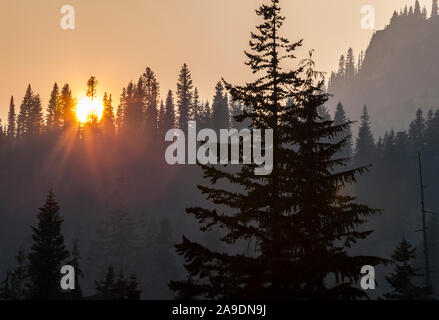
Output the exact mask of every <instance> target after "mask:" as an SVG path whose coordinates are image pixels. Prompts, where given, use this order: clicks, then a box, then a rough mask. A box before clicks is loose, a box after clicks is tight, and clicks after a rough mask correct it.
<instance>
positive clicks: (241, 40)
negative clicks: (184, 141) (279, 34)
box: [0, 0, 432, 122]
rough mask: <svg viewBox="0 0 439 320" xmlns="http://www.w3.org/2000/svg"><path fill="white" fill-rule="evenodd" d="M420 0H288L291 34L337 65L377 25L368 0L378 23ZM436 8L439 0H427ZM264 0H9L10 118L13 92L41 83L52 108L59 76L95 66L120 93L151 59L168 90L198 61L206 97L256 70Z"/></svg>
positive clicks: (0, 1)
mask: <svg viewBox="0 0 439 320" xmlns="http://www.w3.org/2000/svg"><path fill="white" fill-rule="evenodd" d="M414 2H415V1H414V0H411V1H407V0H306V1H305V0H304V1H299V0H281V5H282V7H283V14H284V15H285V16H286V18H287V20H286V23H285V27H284V29H283V31H284V34H285V36H287V37H288V38H290V39H291V40H297V39H300V38H303V39H304V47H303V48H302V49H301V50H300V52H299V57H304V56H305V54H306V52H307V51H308V50H309V49H315V50H316V54H315V58H316V60H317V62H318V67H319V68H320V69H321V70H323V71H330V70H332V69H334V68H335V67H336V66H337V64H338V59H339V56H340V55H341V54H342V53H343V52H345V51H347V49H348V48H349V46H352V47H353V48H354V51H355V54H356V55H357V54H358V53H359V51H360V50H362V49H365V48H366V47H367V44H368V42H369V40H370V37H371V35H372V31H371V30H367V31H365V30H363V29H362V28H361V26H360V21H361V18H362V15H361V12H360V10H361V8H362V7H363V6H364V5H372V6H374V8H375V14H376V17H375V18H376V28H377V29H381V28H382V27H383V26H385V25H386V24H388V22H389V20H390V17H391V15H392V12H393V10H395V9H398V10H399V9H400V8H402V7H403V6H404V5H405V4H407V3H408V4H414ZM420 2H421V6H423V5H425V6H426V7H427V9H428V14H429V15H430V10H431V2H432V0H420ZM260 3H261V0H0V36H1V37H0V39H1V42H0V43H1V44H0V118H2V119H3V122H4V121H5V120H6V113H7V108H8V105H9V98H10V96H11V95H14V97H15V100H16V107H17V108H18V106H19V104H20V103H21V100H22V97H23V95H24V92H25V89H26V86H27V84H28V83H31V85H32V87H33V89H34V91H36V92H37V93H39V94H40V95H41V97H42V99H43V104H44V107H45V108H46V105H47V100H48V96H49V93H50V91H51V88H52V85H53V83H54V82H55V81H57V82H58V84H59V85H62V84H64V83H65V82H68V83H69V84H70V85H71V87H72V89H73V93H74V94H75V95H76V96H80V95H83V93H84V90H85V83H86V81H87V79H88V77H89V76H90V75H94V76H96V77H97V79H98V81H99V90H98V94H99V95H102V93H103V91H104V90H107V91H109V92H111V93H112V94H113V98H115V100H116V103H114V105H115V106H116V105H117V104H118V101H119V95H120V92H121V90H122V87H123V86H125V85H126V84H127V83H128V82H129V81H130V80H137V79H138V77H139V75H140V74H141V73H142V72H143V71H144V69H145V68H146V67H147V66H149V67H150V68H152V69H153V70H154V72H155V73H156V74H157V75H158V80H159V82H160V85H161V94H162V96H165V94H166V92H167V90H168V89H172V90H175V87H176V81H177V76H178V73H179V70H180V68H181V65H182V64H183V63H184V62H186V63H188V65H189V67H190V70H191V72H192V77H193V80H194V84H195V85H196V86H197V87H198V88H199V91H200V93H201V95H202V97H203V99H207V98H209V99H210V98H211V96H212V95H213V91H214V86H215V83H216V82H217V81H218V80H219V79H220V78H221V77H224V78H225V79H227V80H228V81H232V82H233V83H240V82H242V81H245V80H249V79H251V73H250V72H249V71H248V68H247V67H246V66H245V65H244V64H243V50H244V49H247V48H248V40H249V33H250V31H251V30H254V26H255V23H256V22H257V21H258V20H257V18H256V15H255V13H254V9H255V8H257V6H258V5H259V4H260ZM63 5H72V6H73V7H74V8H75V13H76V29H75V30H73V31H66V30H62V29H61V27H60V20H61V18H62V14H61V13H60V10H61V7H62V6H63Z"/></svg>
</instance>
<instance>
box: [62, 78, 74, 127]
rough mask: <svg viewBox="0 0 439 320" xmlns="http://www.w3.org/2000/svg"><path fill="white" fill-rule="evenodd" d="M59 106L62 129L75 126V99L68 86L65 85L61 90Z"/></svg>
mask: <svg viewBox="0 0 439 320" xmlns="http://www.w3.org/2000/svg"><path fill="white" fill-rule="evenodd" d="M60 106H61V113H62V123H63V129H64V130H67V129H71V128H73V127H74V125H75V124H76V115H75V108H76V99H75V98H74V97H73V95H72V91H71V90H70V86H69V85H68V84H67V83H66V84H65V85H64V86H63V88H62V90H61V98H60Z"/></svg>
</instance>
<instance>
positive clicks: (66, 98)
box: [0, 64, 244, 141]
mask: <svg viewBox="0 0 439 320" xmlns="http://www.w3.org/2000/svg"><path fill="white" fill-rule="evenodd" d="M97 86H98V82H97V80H96V78H95V77H91V78H90V79H89V80H88V82H87V94H86V95H87V97H89V98H90V99H93V98H96V87H97ZM77 103H78V101H77V98H75V97H74V96H73V94H72V91H71V89H70V86H69V84H65V85H64V86H63V87H62V88H61V89H60V88H59V87H58V84H57V83H55V84H54V86H53V89H52V91H51V94H50V99H49V102H48V105H47V109H46V113H45V114H44V112H43V107H42V102H41V99H40V96H39V95H38V94H36V93H35V92H34V91H33V90H32V87H31V85H28V87H27V89H26V93H25V95H24V97H23V99H22V102H21V104H20V106H19V108H18V110H17V107H16V105H15V100H14V97H11V100H10V104H9V111H8V119H7V123H6V124H4V125H0V127H1V129H0V140H1V141H15V140H20V139H23V138H26V137H36V136H44V135H50V136H60V135H62V134H63V133H64V132H66V131H69V130H73V131H74V132H76V131H80V133H82V131H85V130H87V129H88V130H89V131H94V132H99V133H102V134H103V135H105V136H114V135H115V134H116V133H118V134H120V135H122V134H124V133H126V132H128V133H129V134H132V132H133V131H139V132H145V133H147V134H148V135H150V136H152V137H154V136H157V135H161V136H162V135H164V133H165V132H166V131H167V130H169V129H171V128H181V129H185V128H186V126H187V122H188V121H189V120H195V121H197V123H198V125H199V126H200V127H209V128H217V129H221V128H224V129H227V128H229V127H231V126H234V127H237V126H238V123H237V122H235V121H234V120H233V116H234V115H237V114H239V113H240V112H241V111H242V110H243V109H244V107H243V105H241V104H239V103H238V102H236V101H233V100H232V99H229V98H228V95H227V93H225V90H224V86H223V84H222V83H221V82H218V83H217V85H216V87H215V95H214V97H213V102H212V106H210V104H209V102H208V101H206V102H203V101H202V100H201V98H200V94H199V91H198V88H197V87H194V85H193V81H192V76H191V73H190V71H189V68H188V66H187V65H186V64H184V65H183V67H182V69H181V72H180V75H179V77H178V83H177V89H176V91H175V93H174V92H173V91H172V90H169V91H168V92H167V94H166V97H165V99H164V100H163V99H161V98H160V85H159V83H158V81H157V77H156V75H155V73H154V72H153V71H152V70H151V69H150V68H147V69H146V71H145V72H144V73H143V74H142V75H141V76H140V77H139V79H138V81H137V82H136V83H134V82H132V81H131V82H130V83H128V85H127V86H126V87H124V88H123V90H122V94H121V96H120V102H119V104H118V106H117V108H116V110H115V108H114V107H113V97H112V95H111V94H109V93H107V92H105V93H104V96H103V107H104V111H103V115H102V118H101V119H97V116H96V115H94V114H91V115H89V117H88V119H87V122H86V123H85V124H84V125H80V123H79V122H78V119H77V117H76V114H75V109H76V106H77ZM0 124H1V122H0Z"/></svg>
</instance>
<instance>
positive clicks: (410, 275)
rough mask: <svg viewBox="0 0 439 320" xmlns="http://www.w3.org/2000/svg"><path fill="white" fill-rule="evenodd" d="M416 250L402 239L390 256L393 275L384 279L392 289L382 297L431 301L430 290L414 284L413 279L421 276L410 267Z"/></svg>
mask: <svg viewBox="0 0 439 320" xmlns="http://www.w3.org/2000/svg"><path fill="white" fill-rule="evenodd" d="M415 258H416V249H415V248H414V247H413V246H412V245H411V244H410V243H409V242H407V241H406V240H405V239H403V240H402V241H401V242H400V243H399V245H398V247H397V248H396V249H395V251H394V253H393V255H392V261H393V263H394V266H395V270H394V273H392V274H391V275H390V276H387V277H386V280H387V282H388V283H389V284H390V287H391V288H392V289H391V290H390V291H389V292H388V293H386V294H384V297H385V298H386V299H388V300H427V299H431V296H430V289H429V288H425V287H420V286H417V285H416V284H415V282H414V281H415V278H419V277H422V276H423V275H422V274H420V273H419V271H418V270H417V269H416V268H414V267H413V266H412V262H411V261H414V260H415Z"/></svg>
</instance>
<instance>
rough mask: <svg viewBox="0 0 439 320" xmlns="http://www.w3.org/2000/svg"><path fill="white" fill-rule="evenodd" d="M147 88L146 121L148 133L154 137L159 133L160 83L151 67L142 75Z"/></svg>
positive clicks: (145, 88)
mask: <svg viewBox="0 0 439 320" xmlns="http://www.w3.org/2000/svg"><path fill="white" fill-rule="evenodd" d="M142 78H143V83H144V90H145V123H146V130H147V135H148V136H150V137H152V138H153V136H154V135H156V134H157V128H158V104H159V90H160V85H159V83H158V81H157V77H156V75H155V74H154V72H153V71H152V70H151V69H150V68H146V71H145V72H144V73H143V75H142Z"/></svg>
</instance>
